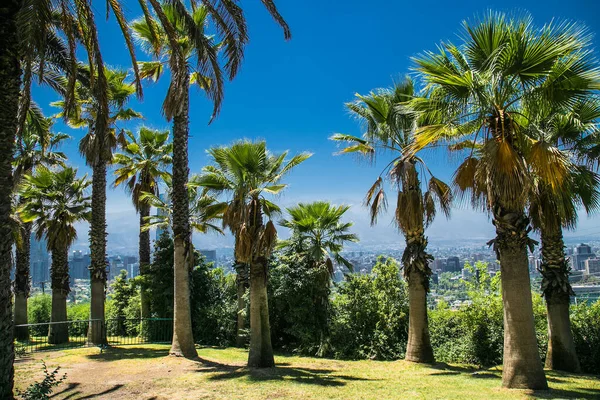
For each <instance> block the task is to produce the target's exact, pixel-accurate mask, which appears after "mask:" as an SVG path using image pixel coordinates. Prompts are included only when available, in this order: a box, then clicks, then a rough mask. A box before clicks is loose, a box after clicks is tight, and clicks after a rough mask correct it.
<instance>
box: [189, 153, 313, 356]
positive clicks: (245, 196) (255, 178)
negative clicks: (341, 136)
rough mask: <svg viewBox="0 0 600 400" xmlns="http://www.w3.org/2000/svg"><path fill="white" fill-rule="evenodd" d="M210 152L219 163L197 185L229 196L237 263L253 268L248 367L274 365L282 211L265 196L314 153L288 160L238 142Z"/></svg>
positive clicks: (225, 218) (227, 222)
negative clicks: (273, 260)
mask: <svg viewBox="0 0 600 400" xmlns="http://www.w3.org/2000/svg"><path fill="white" fill-rule="evenodd" d="M208 153H209V154H210V156H211V157H212V159H213V162H214V164H213V165H210V166H207V167H205V168H204V169H203V172H204V173H203V174H202V175H201V176H200V177H199V178H198V179H197V183H198V184H199V185H201V186H203V187H204V188H205V189H206V190H207V191H208V192H209V193H215V194H225V195H228V196H229V199H228V202H227V210H226V211H225V213H224V216H223V224H224V226H226V227H228V228H229V229H231V230H232V231H234V232H235V235H237V236H238V240H237V241H236V246H235V259H236V260H239V261H240V262H242V263H247V264H249V265H250V353H249V355H248V366H249V367H259V368H264V367H272V366H273V365H274V359H273V348H272V345H271V327H270V324H269V307H268V301H267V267H268V257H269V256H270V254H271V252H272V250H273V247H274V246H275V241H276V235H277V230H276V229H275V224H274V223H273V221H272V217H273V216H274V215H275V214H277V213H279V212H280V209H279V207H278V206H277V205H276V204H275V203H273V202H271V201H270V200H268V199H267V198H266V197H265V194H278V193H280V192H281V191H282V190H283V189H285V187H286V186H287V185H286V184H282V183H281V180H282V178H283V177H284V175H286V174H287V173H288V172H290V171H291V170H292V169H293V168H294V167H295V166H297V165H298V164H300V163H302V162H303V161H305V160H306V159H307V158H309V157H310V154H308V153H302V154H298V155H296V156H294V157H292V158H291V159H289V160H287V161H286V156H287V152H284V153H282V154H279V155H273V154H271V153H270V152H269V151H268V150H267V145H266V143H265V142H264V141H261V142H250V141H239V142H235V143H234V144H233V145H231V146H229V147H214V148H211V149H210V150H208ZM265 217H266V219H267V221H266V223H265Z"/></svg>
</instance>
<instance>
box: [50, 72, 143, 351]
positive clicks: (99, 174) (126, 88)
mask: <svg viewBox="0 0 600 400" xmlns="http://www.w3.org/2000/svg"><path fill="white" fill-rule="evenodd" d="M103 75H104V78H105V80H106V83H107V85H108V90H107V92H106V94H107V96H108V98H107V102H108V103H107V104H108V114H107V119H106V123H107V125H106V126H105V127H103V128H102V131H101V132H100V131H98V128H97V122H98V118H99V115H100V113H101V108H102V107H103V103H102V101H99V99H98V97H97V95H96V93H94V92H93V91H92V90H90V89H89V88H88V87H86V86H84V85H83V84H80V83H78V84H77V88H76V93H75V97H74V99H73V105H72V107H71V109H69V108H68V103H67V101H68V99H65V100H61V101H58V102H55V103H53V105H54V106H57V107H61V108H62V109H63V111H62V112H60V113H59V114H58V116H60V117H63V118H65V119H66V120H67V122H68V124H69V125H70V126H71V127H74V128H87V130H88V131H87V134H86V135H85V136H84V137H83V138H82V139H81V141H80V142H79V152H80V153H81V154H82V155H83V156H84V157H85V160H86V163H87V164H88V165H89V166H90V167H92V218H91V221H90V262H91V265H90V280H91V305H90V318H91V320H94V321H98V320H101V321H104V302H105V287H106V281H107V274H108V271H107V267H108V262H107V256H106V236H107V233H106V169H107V165H108V164H110V163H111V162H112V157H113V152H114V150H115V149H116V148H117V145H118V142H119V140H121V141H122V140H123V136H122V135H121V132H120V131H119V129H118V127H117V126H116V124H117V123H118V122H119V121H128V120H131V119H134V118H140V117H141V114H139V113H137V112H136V111H134V110H133V109H131V108H126V104H127V102H128V100H129V99H130V98H131V97H132V96H133V95H134V94H135V91H136V87H135V85H134V84H133V83H132V82H128V81H127V72H126V71H119V70H113V69H108V68H105V69H104V74H103ZM96 78H97V77H96ZM102 112H104V111H102ZM100 133H101V134H100ZM101 326H102V324H101V323H97V322H93V323H92V322H90V329H89V339H90V341H91V342H92V343H96V344H99V343H101V342H102V341H103V340H104V336H103V335H102V332H101Z"/></svg>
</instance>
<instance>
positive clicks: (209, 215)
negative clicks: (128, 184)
mask: <svg viewBox="0 0 600 400" xmlns="http://www.w3.org/2000/svg"><path fill="white" fill-rule="evenodd" d="M197 180H198V175H193V176H192V177H190V181H189V183H188V196H189V203H190V226H191V227H192V228H193V229H194V230H196V231H197V232H200V233H208V232H217V233H220V234H223V230H222V229H221V228H220V227H218V226H217V225H215V223H216V222H217V221H218V220H220V219H222V218H223V212H225V209H226V208H227V204H225V203H222V202H219V201H217V199H216V198H215V197H213V196H210V195H208V194H204V193H202V191H201V190H199V188H200V187H199V185H198V184H197ZM164 183H165V184H166V186H167V190H166V192H165V194H166V196H165V198H164V199H163V198H161V197H160V196H158V195H157V194H154V193H151V192H142V193H141V196H140V200H142V201H145V202H147V203H148V205H150V206H152V207H154V208H156V209H157V210H161V213H160V214H157V215H151V216H149V217H147V218H146V224H145V225H144V226H143V227H142V229H143V230H149V229H152V228H163V229H165V228H169V227H170V226H171V225H172V218H173V206H172V204H171V203H170V201H169V199H170V198H171V192H172V190H173V188H172V185H171V177H170V175H167V176H166V177H164Z"/></svg>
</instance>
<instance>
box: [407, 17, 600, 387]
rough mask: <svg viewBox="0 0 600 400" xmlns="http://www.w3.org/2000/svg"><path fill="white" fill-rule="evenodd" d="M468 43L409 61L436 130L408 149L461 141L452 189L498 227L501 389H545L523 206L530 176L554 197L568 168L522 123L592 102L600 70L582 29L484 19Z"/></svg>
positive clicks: (424, 131) (425, 130)
mask: <svg viewBox="0 0 600 400" xmlns="http://www.w3.org/2000/svg"><path fill="white" fill-rule="evenodd" d="M464 38H465V39H464V43H462V44H461V45H460V46H455V45H453V44H450V43H445V44H443V45H442V46H441V49H440V51H439V52H437V53H425V54H423V55H420V56H418V57H417V58H416V59H415V60H414V62H415V63H416V69H417V71H418V73H419V75H420V77H421V79H422V80H423V81H424V83H425V84H426V90H427V91H428V94H429V96H428V98H427V99H419V100H418V101H416V102H415V104H413V107H415V108H416V109H419V110H420V111H421V112H423V113H424V114H425V115H430V116H431V118H432V120H433V121H435V123H432V124H430V125H428V126H424V127H422V128H421V129H420V130H419V133H418V135H417V138H416V140H415V145H414V149H413V150H414V151H416V150H418V149H420V148H422V147H423V146H427V145H429V144H431V143H435V142H439V141H444V140H446V141H452V140H462V144H460V145H459V146H463V145H465V143H466V145H465V147H466V148H467V149H466V151H465V152H464V153H465V160H464V162H463V163H462V164H461V165H460V166H459V168H458V169H457V171H456V173H455V177H454V182H455V184H456V186H457V188H458V190H459V191H461V192H463V193H468V194H470V199H471V201H472V203H473V205H474V206H476V207H478V208H480V209H484V210H487V211H488V212H490V213H491V216H492V220H493V224H494V226H495V228H496V238H495V239H494V240H492V241H491V242H490V245H493V247H494V249H495V251H496V255H497V257H498V259H499V261H500V266H501V277H502V300H503V303H504V366H503V370H502V384H503V385H504V386H505V387H509V388H528V389H545V388H547V387H548V384H547V381H546V377H545V375H544V371H543V368H542V364H541V361H540V356H539V353H538V347H537V342H536V336H535V329H534V321H533V310H532V300H531V287H530V278H529V272H528V260H527V249H528V247H529V248H533V246H534V244H535V242H533V241H532V240H531V239H530V238H529V236H528V233H529V231H530V229H531V228H530V227H529V218H528V217H527V215H526V213H525V207H526V205H527V202H528V199H529V195H530V193H531V187H532V184H533V180H534V177H535V179H537V180H539V181H541V182H542V183H543V184H545V185H547V187H549V188H550V189H551V190H552V191H554V192H555V193H560V192H561V191H562V190H563V188H564V184H565V178H566V177H567V176H568V172H569V170H570V168H571V164H570V162H569V157H568V155H566V154H565V153H564V152H562V151H560V149H558V148H557V147H556V146H553V145H552V143H547V142H545V141H542V140H538V139H537V138H536V137H534V136H532V135H531V134H530V131H529V130H527V129H525V126H526V125H527V120H526V118H525V117H523V115H526V113H524V110H527V109H533V107H531V106H530V105H531V104H535V103H539V104H545V103H547V104H550V105H559V104H568V103H569V102H572V101H575V100H576V99H579V98H584V97H585V96H588V95H589V94H590V93H591V92H592V91H593V90H595V89H598V88H599V87H600V69H598V68H597V64H596V63H595V62H594V61H593V60H592V59H591V58H590V57H591V56H590V52H589V51H587V49H588V48H589V45H590V38H589V35H587V34H586V33H585V30H582V28H581V27H580V25H575V24H549V25H546V26H544V27H542V28H540V29H538V28H536V27H535V26H534V24H533V22H532V20H531V18H529V17H524V18H509V17H507V16H505V15H503V14H494V13H490V14H489V16H487V17H486V18H484V19H483V20H481V21H479V22H477V23H475V24H470V23H465V35H464ZM475 147H477V148H478V149H479V151H478V152H474V151H472V149H473V148H475Z"/></svg>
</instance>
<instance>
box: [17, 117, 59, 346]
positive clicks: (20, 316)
mask: <svg viewBox="0 0 600 400" xmlns="http://www.w3.org/2000/svg"><path fill="white" fill-rule="evenodd" d="M52 123H53V121H52V119H51V118H44V116H43V115H42V114H41V111H40V110H39V109H38V108H37V107H31V109H30V112H29V113H28V116H27V120H26V124H25V129H24V130H22V131H21V132H20V134H19V137H18V138H17V151H16V152H15V161H14V162H13V165H14V171H13V179H14V183H15V187H18V185H19V184H20V183H21V181H22V179H23V176H24V175H31V174H32V173H33V171H34V169H35V168H36V167H38V166H40V165H46V166H57V165H58V166H62V167H64V166H65V164H64V161H66V156H65V155H64V153H62V152H59V151H55V150H56V148H57V147H58V146H59V145H60V143H61V142H62V141H63V140H64V139H66V138H68V136H67V135H65V134H62V133H53V132H52V130H51V128H52ZM15 195H18V193H15ZM24 201H25V199H23V198H19V200H18V201H17V203H18V206H23V204H24ZM20 230H21V232H20V234H21V243H20V245H19V246H17V247H16V251H15V265H16V271H15V286H14V288H15V325H24V324H27V298H28V297H29V290H30V277H29V253H30V244H31V243H30V236H31V223H23V224H21V226H20ZM28 332H29V331H28V329H27V328H20V329H15V338H16V339H18V340H27V339H28V338H29V333H28Z"/></svg>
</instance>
